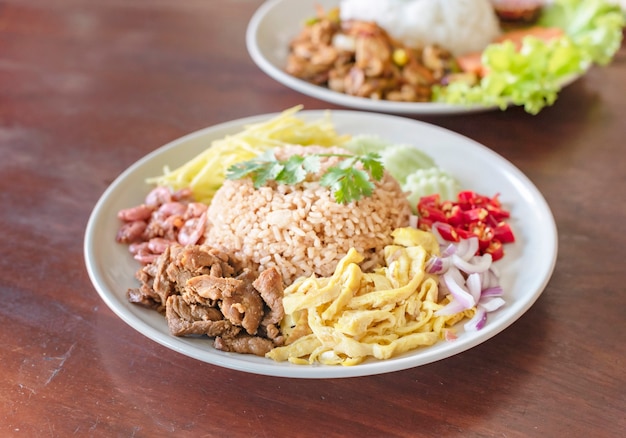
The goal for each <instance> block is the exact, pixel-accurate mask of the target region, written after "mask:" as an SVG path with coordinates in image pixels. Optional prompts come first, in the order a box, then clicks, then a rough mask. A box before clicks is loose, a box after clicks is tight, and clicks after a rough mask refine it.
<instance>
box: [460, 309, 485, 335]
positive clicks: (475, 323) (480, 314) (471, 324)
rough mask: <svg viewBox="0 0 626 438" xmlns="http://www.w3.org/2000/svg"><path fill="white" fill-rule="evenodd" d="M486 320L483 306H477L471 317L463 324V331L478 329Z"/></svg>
mask: <svg viewBox="0 0 626 438" xmlns="http://www.w3.org/2000/svg"><path fill="white" fill-rule="evenodd" d="M486 322H487V312H486V311H485V309H484V308H482V307H480V306H479V307H477V308H476V313H475V314H474V316H473V317H472V319H470V320H469V321H467V322H466V323H465V325H464V326H463V328H464V329H465V331H476V330H480V329H481V328H483V327H484V326H485V323H486Z"/></svg>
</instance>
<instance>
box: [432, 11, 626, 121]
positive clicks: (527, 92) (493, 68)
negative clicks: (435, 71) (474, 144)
mask: <svg viewBox="0 0 626 438" xmlns="http://www.w3.org/2000/svg"><path fill="white" fill-rule="evenodd" d="M538 24H539V25H541V26H546V27H559V28H561V29H563V30H564V31H565V35H564V36H563V37H561V38H557V39H553V40H551V41H548V42H546V41H543V40H540V39H539V38H536V37H533V36H530V35H529V36H527V37H525V38H524V41H523V44H522V48H521V49H520V50H519V51H517V50H516V49H515V47H514V45H513V43H511V42H510V41H505V42H503V43H499V44H491V45H489V46H488V47H487V48H486V49H485V50H484V51H483V53H482V58H481V60H482V63H483V65H485V66H486V68H487V70H488V71H489V73H488V74H487V75H486V76H485V77H483V78H482V79H481V80H480V82H479V83H478V84H477V85H473V86H472V85H469V84H467V83H462V82H454V83H451V84H450V85H448V86H447V87H441V88H437V89H436V90H434V91H435V93H434V100H436V101H439V102H447V103H453V104H466V105H485V106H498V107H500V108H501V109H505V108H507V107H508V106H509V105H520V106H524V109H525V110H526V111H527V112H528V113H530V114H537V113H539V111H541V110H542V109H543V108H544V107H545V106H549V105H552V104H553V103H554V102H555V101H556V99H557V95H558V92H559V91H560V90H561V88H562V87H563V86H565V85H566V84H567V83H569V82H570V81H571V80H573V79H575V78H576V77H577V76H578V75H580V74H582V73H584V72H585V71H586V70H587V69H588V68H589V67H590V66H591V65H593V64H598V65H606V64H608V63H610V61H611V60H612V58H613V56H614V55H615V53H616V52H617V50H619V48H620V45H621V43H622V36H623V34H622V29H623V27H624V25H625V16H624V12H623V11H622V9H621V8H620V7H619V6H617V5H614V4H610V3H607V2H606V1H605V0H556V1H555V2H554V3H553V4H551V5H549V6H547V7H546V8H545V10H544V11H543V13H542V16H541V17H540V20H539V23H538Z"/></svg>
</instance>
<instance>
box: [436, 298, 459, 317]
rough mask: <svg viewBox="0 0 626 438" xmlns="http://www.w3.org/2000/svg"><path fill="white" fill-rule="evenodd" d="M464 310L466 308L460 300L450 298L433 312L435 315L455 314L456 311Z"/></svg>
mask: <svg viewBox="0 0 626 438" xmlns="http://www.w3.org/2000/svg"><path fill="white" fill-rule="evenodd" d="M464 310H466V308H465V305H464V304H463V303H462V302H460V301H458V300H452V301H450V302H449V303H448V304H446V305H445V306H443V307H442V308H441V309H439V310H437V311H436V312H435V316H449V315H456V314H457V313H459V312H462V311H464Z"/></svg>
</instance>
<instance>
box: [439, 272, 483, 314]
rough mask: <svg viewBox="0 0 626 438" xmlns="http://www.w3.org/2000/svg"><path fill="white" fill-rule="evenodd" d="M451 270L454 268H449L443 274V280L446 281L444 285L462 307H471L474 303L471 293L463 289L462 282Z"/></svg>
mask: <svg viewBox="0 0 626 438" xmlns="http://www.w3.org/2000/svg"><path fill="white" fill-rule="evenodd" d="M453 272H454V270H452V269H449V270H448V272H446V273H445V274H443V281H444V282H445V283H446V286H447V287H448V290H449V291H450V293H451V294H452V296H453V297H454V300H457V301H459V303H460V305H461V306H463V308H464V309H471V308H472V307H474V305H475V304H476V301H474V297H473V296H472V294H470V293H469V292H468V291H467V290H466V289H465V286H463V283H460V282H459V281H458V279H457V278H456V277H455V275H454V274H453Z"/></svg>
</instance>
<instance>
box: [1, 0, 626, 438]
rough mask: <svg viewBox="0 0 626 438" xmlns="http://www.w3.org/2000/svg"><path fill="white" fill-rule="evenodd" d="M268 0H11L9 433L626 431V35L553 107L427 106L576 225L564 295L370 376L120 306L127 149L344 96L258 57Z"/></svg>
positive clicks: (560, 284)
mask: <svg viewBox="0 0 626 438" xmlns="http://www.w3.org/2000/svg"><path fill="white" fill-rule="evenodd" d="M261 3H262V2H261V1H260V0H238V1H206V0H177V1H169V0H134V1H126V0H55V1H50V0H0V150H1V157H2V158H1V160H0V168H1V171H0V199H1V201H2V202H1V203H0V205H1V207H0V230H1V231H0V236H1V238H0V249H1V253H2V256H1V257H0V260H1V261H0V297H1V301H2V305H1V306H0V309H1V310H0V324H1V327H2V328H1V330H0V362H1V371H0V435H1V436H16V437H17V436H23V437H35V436H37V437H39V436H41V437H67V436H106V437H110V436H116V437H124V436H128V437H130V436H135V437H139V436H142V437H155V436H194V437H195V436H198V437H199V436H233V437H235V436H236V437H238V436H246V437H248V436H267V437H269V436H272V437H274V436H303V437H304V436H463V437H468V436H503V437H519V436H537V437H558V436H573V437H590V436H594V437H596V436H605V437H612V436H622V435H621V433H623V431H624V430H626V417H625V416H626V414H625V412H626V372H625V369H626V363H625V359H626V354H625V353H626V348H625V347H624V345H625V343H624V338H623V336H624V331H625V329H626V327H625V325H624V320H625V318H624V317H625V316H626V289H625V288H626V269H625V268H626V266H625V264H624V260H625V259H626V238H625V237H624V235H625V234H626V228H625V227H624V220H625V219H626V208H625V205H626V203H625V199H626V195H625V190H626V176H625V175H626V171H625V170H624V169H626V128H625V125H624V114H626V94H625V90H626V49H625V48H622V49H621V51H620V52H619V53H618V54H617V56H616V58H615V60H614V62H613V63H612V64H611V65H609V66H607V67H603V68H599V67H594V68H592V69H591V71H589V73H588V74H587V75H586V76H585V77H583V78H582V79H580V80H578V81H576V82H575V83H574V84H572V85H571V86H569V87H567V88H566V89H565V90H563V91H562V93H561V94H560V97H559V99H558V100H557V102H556V104H555V105H554V106H553V107H550V108H547V109H545V110H544V111H542V112H541V113H540V114H538V115H536V116H531V115H528V114H526V113H525V112H524V111H523V110H522V109H520V108H513V109H509V110H507V111H504V112H501V111H494V112H487V113H479V114H473V115H462V116H446V117H444V116H436V117H435V116H428V117H426V116H421V117H414V118H416V119H419V120H422V121H425V122H428V123H432V124H435V125H438V126H442V127H445V128H448V129H450V130H453V131H456V132H458V133H460V134H463V135H465V136H467V137H470V138H472V139H474V140H476V141H478V142H480V143H482V144H484V145H485V146H487V147H489V148H491V149H493V150H494V151H496V152H498V153H499V154H501V155H502V156H504V157H505V158H506V159H508V160H509V161H511V162H512V163H513V164H515V165H516V166H517V167H519V169H521V170H522V171H523V172H524V173H525V174H526V175H527V176H528V177H529V178H530V179H531V180H532V181H533V182H534V183H535V185H536V186H537V187H538V188H539V189H540V191H541V192H542V193H543V195H544V196H545V198H546V200H547V201H548V203H549V205H550V207H551V209H552V212H553V214H554V217H555V220H556V224H557V227H558V231H559V238H558V243H559V253H558V259H557V263H556V268H555V271H554V274H553V276H552V278H551V280H550V282H549V284H548V286H547V287H546V289H545V291H544V292H543V294H542V295H541V296H540V298H539V299H538V301H537V302H536V303H535V304H534V305H533V306H532V307H531V308H530V310H528V312H527V313H525V314H524V315H523V316H522V317H521V318H520V319H519V320H517V321H516V322H515V323H513V324H512V325H511V326H510V327H508V328H507V329H506V330H504V331H503V332H501V333H500V334H498V335H497V336H495V337H493V338H492V339H490V340H488V341H486V342H484V343H482V344H480V345H478V346H476V347H475V348H472V349H470V350H467V351H465V352H463V353H461V354H458V355H455V356H452V357H450V358H447V359H444V360H441V361H438V362H434V363H430V364H427V365H423V366H419V367H415V368H412V369H407V370H404V371H397V372H392V373H386V374H380V375H374V376H367V377H355V378H347V379H327V380H326V379H322V380H314V379H290V378H281V377H269V376H263V375H257V374H250V373H244V372H240V371H235V370H230V369H226V368H221V367H218V366H214V365H210V364H207V363H204V362H201V361H198V360H195V359H192V358H189V357H187V356H185V355H182V354H180V353H177V352H175V351H172V350H170V349H167V348H165V347H163V346H161V345H160V344H157V343H156V342H154V341H152V340H150V339H148V338H147V337H145V336H143V335H142V334H140V333H138V332H137V331H135V330H134V329H133V328H131V327H130V326H129V325H127V324H126V323H124V322H123V321H122V320H121V319H120V318H119V317H117V316H116V315H115V314H114V313H113V312H112V311H111V310H110V309H109V308H108V307H107V306H106V304H105V303H104V302H103V300H102V299H101V298H100V296H99V295H98V293H97V292H96V290H95V289H94V287H93V286H92V283H91V282H90V280H89V277H88V275H87V271H86V269H85V262H84V258H83V236H84V232H85V227H86V224H87V220H88V218H89V215H90V213H91V211H92V209H93V208H94V205H95V204H96V202H97V201H98V199H99V197H100V196H101V195H102V193H103V192H104V190H105V189H106V188H107V186H108V185H109V184H110V183H111V182H112V181H113V180H114V179H115V178H116V177H117V176H118V175H119V174H120V173H121V172H122V171H123V170H124V169H126V168H127V167H128V166H129V165H131V164H132V163H133V162H135V161H136V160H137V159H139V158H141V157H142V156H144V155H145V154H147V153H149V152H151V151H153V150H154V149H156V148H157V147H159V146H161V145H163V144H165V143H167V142H169V141H171V140H174V139H176V138H178V137H180V136H182V135H184V134H187V133H189V132H192V131H195V130H197V129H200V128H204V127H207V126H211V125H215V124H217V123H220V122H225V121H228V120H233V119H238V118H241V117H246V116H251V115H256V114H264V113H271V112H277V111H281V110H283V109H286V108H290V107H292V106H294V105H297V104H303V105H304V107H305V109H325V108H330V109H336V108H339V107H337V106H334V105H331V104H327V103H325V102H322V101H319V100H316V99H313V98H309V97H306V96H304V95H301V94H299V93H297V92H295V91H292V90H290V89H288V88H286V87H285V86H283V85H281V84H280V83H278V82H276V81H274V80H273V79H271V78H269V77H268V76H266V75H265V74H264V73H263V72H261V71H260V70H259V68H257V67H256V66H255V64H254V63H253V62H252V60H251V58H250V57H249V55H248V53H247V50H246V47H245V40H244V38H245V30H246V26H247V23H248V20H249V19H250V17H251V15H252V14H253V12H254V11H255V9H256V8H257V7H258V6H259V5H260V4H261ZM620 431H621V432H620Z"/></svg>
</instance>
